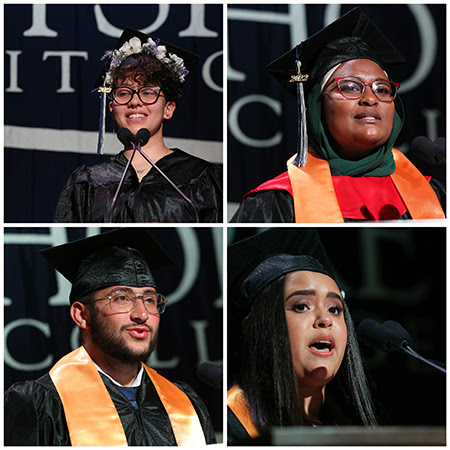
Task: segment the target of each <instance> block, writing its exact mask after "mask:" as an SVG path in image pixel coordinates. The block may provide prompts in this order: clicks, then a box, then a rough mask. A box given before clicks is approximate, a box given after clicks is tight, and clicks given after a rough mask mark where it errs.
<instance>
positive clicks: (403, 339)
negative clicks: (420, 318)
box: [382, 320, 412, 348]
mask: <svg viewBox="0 0 450 450" xmlns="http://www.w3.org/2000/svg"><path fill="white" fill-rule="evenodd" d="M382 326H383V327H385V328H387V329H389V330H391V331H392V332H393V341H392V343H393V345H396V346H397V347H401V348H405V347H408V346H410V345H411V342H412V339H411V335H410V334H409V333H408V332H407V331H406V330H405V329H404V328H403V327H402V326H401V325H400V324H399V323H398V322H395V321H393V320H388V321H386V322H384V323H383V325H382Z"/></svg>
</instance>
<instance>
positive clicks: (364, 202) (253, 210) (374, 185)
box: [231, 152, 446, 223]
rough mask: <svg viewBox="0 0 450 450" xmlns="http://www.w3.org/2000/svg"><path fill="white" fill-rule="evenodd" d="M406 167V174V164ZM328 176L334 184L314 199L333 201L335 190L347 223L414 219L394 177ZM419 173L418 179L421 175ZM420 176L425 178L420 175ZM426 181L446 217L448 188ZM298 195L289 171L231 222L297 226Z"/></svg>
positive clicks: (246, 201) (252, 195) (251, 196)
mask: <svg viewBox="0 0 450 450" xmlns="http://www.w3.org/2000/svg"><path fill="white" fill-rule="evenodd" d="M397 153H399V152H397ZM403 158H404V157H403ZM404 160H405V158H404ZM317 161H318V160H317ZM322 161H323V160H322ZM288 164H289V162H288ZM320 164H321V166H320V170H322V172H321V175H322V174H323V173H324V170H323V169H324V165H323V162H320ZM406 164H407V165H406V167H408V165H410V167H413V166H412V164H411V163H409V162H406ZM402 168H403V171H404V168H405V165H404V164H403V166H402ZM396 170H397V169H396ZM414 170H415V171H416V172H417V169H415V168H414ZM328 173H329V174H330V175H331V180H332V182H331V181H330V184H329V185H328V186H327V187H326V188H325V187H324V188H318V189H319V190H318V191H317V192H314V198H316V197H317V198H318V200H317V201H318V202H320V203H321V202H322V201H324V199H325V198H327V196H328V198H330V197H329V195H330V194H329V192H328V190H329V191H333V189H334V193H335V195H336V197H337V200H338V205H339V207H340V210H341V214H342V217H343V220H344V222H352V221H364V220H371V221H378V220H407V219H411V218H412V216H411V214H410V212H409V211H408V209H407V207H406V204H405V203H404V202H403V200H402V198H401V196H400V195H399V192H398V191H397V189H396V186H395V185H394V184H393V182H392V180H391V177H349V176H342V174H340V173H339V172H338V171H336V170H335V169H333V168H328ZM417 173H418V172H417ZM417 173H416V176H418V175H417ZM419 177H420V178H421V176H420V175H419ZM408 180H409V178H408ZM426 180H427V181H429V183H430V186H431V187H432V189H433V191H434V193H435V194H436V197H437V200H439V203H440V205H441V207H442V209H443V211H444V214H445V202H446V199H445V197H446V193H445V188H444V186H443V185H442V184H441V183H440V182H439V181H437V180H433V179H431V180H430V177H426ZM419 181H421V180H419ZM409 185H410V186H411V188H409V189H417V186H415V185H414V184H411V182H410V181H409ZM319 186H320V183H319ZM320 189H324V190H323V191H322V190H320ZM325 189H328V190H325ZM430 191H431V190H430ZM431 192H432V191H431ZM333 195H334V194H333ZM294 196H295V193H294V192H293V188H292V185H291V180H290V175H289V173H288V172H284V173H283V174H281V175H279V176H278V177H275V178H274V179H272V180H269V181H267V182H265V183H263V184H262V185H260V186H259V187H258V188H256V189H254V190H253V191H251V192H249V193H248V194H247V195H246V196H245V197H244V198H243V200H242V201H241V204H240V206H239V209H238V210H237V212H236V213H235V215H234V216H233V217H232V219H231V222H248V223H295V221H296V218H295V206H294ZM436 203H437V201H436ZM316 204H317V203H316ZM320 206H322V205H320Z"/></svg>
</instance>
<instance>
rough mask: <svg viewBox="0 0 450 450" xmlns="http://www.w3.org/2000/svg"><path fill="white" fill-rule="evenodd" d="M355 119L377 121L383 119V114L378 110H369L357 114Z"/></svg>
mask: <svg viewBox="0 0 450 450" xmlns="http://www.w3.org/2000/svg"><path fill="white" fill-rule="evenodd" d="M355 119H358V120H368V121H371V120H373V121H377V120H381V116H380V114H379V113H378V112H376V111H370V110H369V111H363V112H361V113H359V114H357V115H356V116H355Z"/></svg>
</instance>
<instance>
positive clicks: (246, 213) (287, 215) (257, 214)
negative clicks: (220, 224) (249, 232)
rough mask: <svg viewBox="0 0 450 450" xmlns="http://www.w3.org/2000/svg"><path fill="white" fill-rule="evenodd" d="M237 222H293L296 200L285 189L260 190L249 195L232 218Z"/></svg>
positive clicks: (232, 220)
mask: <svg viewBox="0 0 450 450" xmlns="http://www.w3.org/2000/svg"><path fill="white" fill-rule="evenodd" d="M231 222H236V223H246V222H247V223H293V222H295V217H294V200H293V198H292V196H291V194H289V192H287V191H284V190H278V189H277V190H275V189H273V190H268V191H259V192H255V193H251V194H249V195H247V196H246V197H245V198H244V199H243V200H242V202H241V204H240V205H239V208H238V210H237V211H236V213H235V214H234V216H233V217H232V218H231Z"/></svg>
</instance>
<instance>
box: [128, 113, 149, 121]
mask: <svg viewBox="0 0 450 450" xmlns="http://www.w3.org/2000/svg"><path fill="white" fill-rule="evenodd" d="M145 117H147V116H146V115H145V114H141V113H132V114H129V115H128V116H127V119H130V120H135V119H144V118H145Z"/></svg>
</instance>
